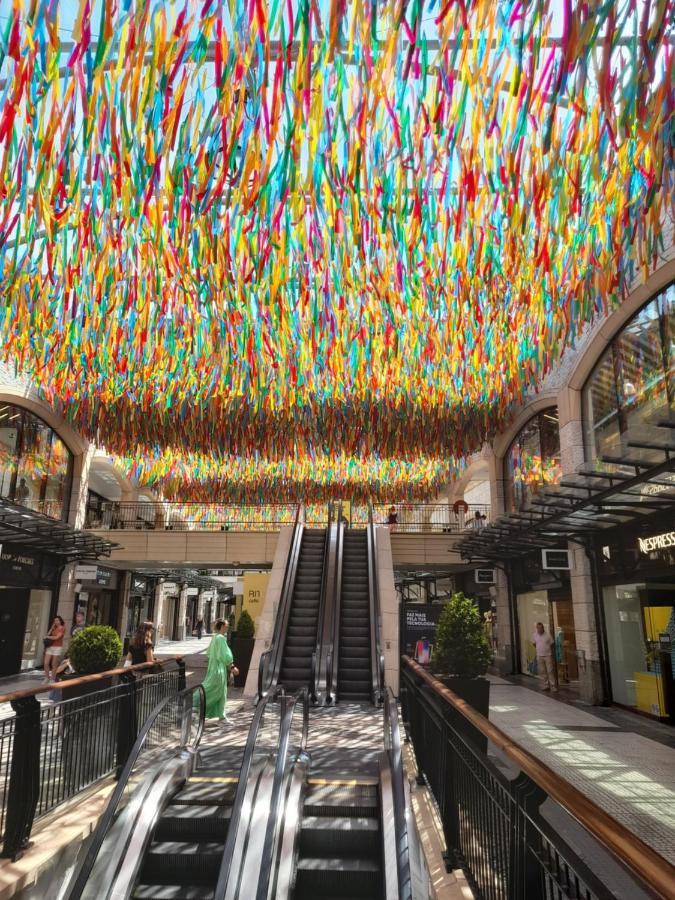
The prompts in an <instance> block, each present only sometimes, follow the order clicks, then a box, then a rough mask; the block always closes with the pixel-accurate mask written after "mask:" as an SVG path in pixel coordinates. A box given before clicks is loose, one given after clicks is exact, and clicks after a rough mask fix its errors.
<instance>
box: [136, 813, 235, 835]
mask: <svg viewBox="0 0 675 900" xmlns="http://www.w3.org/2000/svg"><path fill="white" fill-rule="evenodd" d="M214 810H215V812H214ZM225 810H226V811H227V812H228V815H223V811H225ZM230 811H231V807H229V808H227V807H223V806H220V807H218V806H215V807H199V806H177V807H173V806H169V807H168V808H167V809H165V810H164V812H163V813H162V817H161V818H160V820H159V822H158V823H157V827H156V828H155V834H154V837H153V839H154V840H155V841H207V842H208V841H224V840H225V838H226V837H227V829H228V826H229V824H230V818H229V812H230Z"/></svg>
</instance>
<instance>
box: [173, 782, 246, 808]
mask: <svg viewBox="0 0 675 900" xmlns="http://www.w3.org/2000/svg"><path fill="white" fill-rule="evenodd" d="M236 791H237V783H236V782H230V783H228V784H218V783H217V782H212V781H189V782H188V783H187V784H186V785H185V787H184V788H183V789H182V790H181V791H180V793H178V794H176V796H175V797H174V798H173V799H172V801H171V805H172V806H175V805H178V806H195V805H198V806H202V807H204V806H232V804H233V803H234V795H235V793H236Z"/></svg>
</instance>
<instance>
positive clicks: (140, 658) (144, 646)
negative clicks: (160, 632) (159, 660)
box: [127, 622, 155, 666]
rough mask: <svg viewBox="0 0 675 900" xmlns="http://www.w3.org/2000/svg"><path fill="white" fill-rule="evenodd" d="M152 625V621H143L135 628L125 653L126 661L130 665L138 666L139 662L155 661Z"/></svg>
mask: <svg viewBox="0 0 675 900" xmlns="http://www.w3.org/2000/svg"><path fill="white" fill-rule="evenodd" d="M154 627H155V626H154V625H153V624H152V622H143V624H142V625H139V626H138V628H137V629H136V634H135V635H134V638H133V640H132V642H131V644H130V645H129V653H128V654H127V662H128V663H129V664H130V665H132V666H139V665H140V664H141V663H151V662H154V661H155V647H154V644H153V642H152V633H153V630H154Z"/></svg>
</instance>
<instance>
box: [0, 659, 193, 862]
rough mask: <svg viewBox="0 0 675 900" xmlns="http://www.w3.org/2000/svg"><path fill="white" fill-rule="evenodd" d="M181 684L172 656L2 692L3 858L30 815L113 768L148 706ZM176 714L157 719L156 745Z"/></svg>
mask: <svg viewBox="0 0 675 900" xmlns="http://www.w3.org/2000/svg"><path fill="white" fill-rule="evenodd" d="M184 687H185V664H184V662H183V660H182V659H179V658H171V659H165V660H162V661H161V662H160V663H157V664H151V663H141V664H140V665H137V666H131V667H129V668H126V669H114V670H112V671H110V672H103V673H101V674H99V675H87V676H84V677H82V678H74V679H70V680H67V681H61V682H57V683H55V684H51V685H45V686H43V687H39V688H32V689H28V690H22V691H16V692H14V693H12V694H6V695H4V696H1V697H0V703H9V704H10V705H11V707H12V709H13V711H14V715H10V716H8V717H7V718H4V719H2V720H1V721H0V836H1V837H2V856H4V857H10V858H12V859H16V858H18V857H19V856H20V855H21V853H22V851H23V849H24V848H25V846H26V844H27V842H28V839H29V837H30V833H31V829H32V827H33V823H34V821H35V820H37V819H40V818H41V817H43V816H45V815H47V813H50V812H51V811H52V810H53V809H55V808H56V807H57V806H60V805H61V804H62V803H65V802H66V801H67V800H70V799H72V798H73V797H75V796H76V795H77V794H79V793H81V792H82V791H84V790H86V789H87V788H89V787H91V786H92V785H95V784H96V783H97V782H99V781H101V780H102V779H104V778H106V777H108V776H110V775H112V774H113V773H115V772H116V771H118V772H119V771H120V770H121V768H122V767H123V766H124V764H125V762H126V759H127V756H128V754H129V752H130V750H131V748H132V747H133V745H134V742H135V740H136V735H137V733H138V731H139V730H140V728H141V727H142V726H143V723H144V722H145V721H146V719H147V718H148V716H149V715H150V713H151V712H152V710H153V709H154V708H155V706H156V705H157V704H158V703H159V702H160V701H161V700H164V699H165V698H167V697H172V696H177V695H178V693H179V692H180V691H181V690H183V688H184ZM52 691H54V692H55V693H56V695H57V699H56V700H55V702H53V703H44V704H41V703H40V702H39V700H38V696H39V695H44V694H45V693H47V692H52ZM177 713H178V710H174V709H169V710H167V714H166V715H165V716H164V717H163V719H162V720H161V721H158V722H157V723H156V738H157V742H159V743H160V744H161V742H162V741H163V740H166V737H167V734H168V732H169V730H172V731H175V730H176V722H175V721H174V719H175V715H177ZM174 714H175V715H174ZM172 716H173V718H172ZM150 746H152V742H150V743H148V744H147V747H148V748H149V747H150Z"/></svg>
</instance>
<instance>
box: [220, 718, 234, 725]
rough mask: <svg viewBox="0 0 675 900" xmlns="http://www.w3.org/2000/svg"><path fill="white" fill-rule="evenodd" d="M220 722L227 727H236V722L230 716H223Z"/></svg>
mask: <svg viewBox="0 0 675 900" xmlns="http://www.w3.org/2000/svg"><path fill="white" fill-rule="evenodd" d="M220 721H221V722H224V723H225V724H226V725H234V722H233V721H232V719H231V718H230V717H229V716H223V717H222V718H221V720H220Z"/></svg>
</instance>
